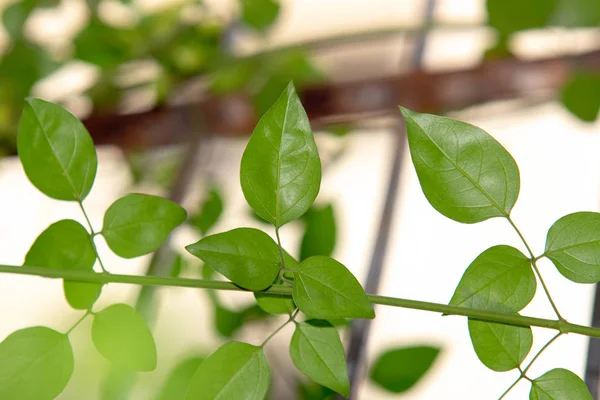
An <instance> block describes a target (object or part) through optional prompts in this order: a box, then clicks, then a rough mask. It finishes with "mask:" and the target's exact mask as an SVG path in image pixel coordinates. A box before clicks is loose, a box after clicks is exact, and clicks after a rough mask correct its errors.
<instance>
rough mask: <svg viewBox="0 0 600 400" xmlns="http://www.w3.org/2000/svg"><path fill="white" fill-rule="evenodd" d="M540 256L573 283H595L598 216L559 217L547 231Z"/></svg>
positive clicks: (599, 254) (599, 269)
mask: <svg viewBox="0 0 600 400" xmlns="http://www.w3.org/2000/svg"><path fill="white" fill-rule="evenodd" d="M544 256H545V257H547V258H548V259H550V260H551V261H552V262H553V263H554V265H555V266H556V268H557V269H558V272H560V273H561V274H563V275H564V276H565V278H567V279H570V280H572V281H573V282H578V283H595V282H599V281H600V214H599V213H594V212H577V213H574V214H569V215H565V216H564V217H562V218H560V219H559V220H558V221H556V222H555V223H554V224H553V225H552V226H551V227H550V230H548V237H547V238H546V252H545V253H544Z"/></svg>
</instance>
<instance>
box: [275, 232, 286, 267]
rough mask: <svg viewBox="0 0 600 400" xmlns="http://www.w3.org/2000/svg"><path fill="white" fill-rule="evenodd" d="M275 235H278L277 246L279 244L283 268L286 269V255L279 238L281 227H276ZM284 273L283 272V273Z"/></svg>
mask: <svg viewBox="0 0 600 400" xmlns="http://www.w3.org/2000/svg"><path fill="white" fill-rule="evenodd" d="M275 236H276V237H277V246H279V257H281V268H283V269H284V270H285V257H284V256H283V247H282V246H281V239H280V238H279V228H277V227H275ZM281 274H282V275H283V272H282V273H281Z"/></svg>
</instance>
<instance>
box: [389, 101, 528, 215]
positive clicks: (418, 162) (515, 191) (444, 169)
mask: <svg viewBox="0 0 600 400" xmlns="http://www.w3.org/2000/svg"><path fill="white" fill-rule="evenodd" d="M400 110H401V111H402V114H403V115H404V120H405V121H406V131H407V135H408V144H409V147H410V154H411V156H412V161H413V164H414V166H415V170H416V171H417V176H418V177H419V182H420V183H421V188H422V189H423V193H424V194H425V197H427V200H429V203H431V205H432V206H433V207H434V208H435V209H436V210H438V211H439V212H440V213H441V214H443V215H445V216H446V217H448V218H450V219H453V220H455V221H458V222H463V223H468V224H470V223H475V222H481V221H485V220H486V219H489V218H493V217H505V216H508V215H509V214H510V211H511V209H512V207H513V205H514V204H515V202H516V201H517V196H518V195H519V186H520V181H519V169H518V167H517V164H516V163H515V160H513V158H512V156H511V155H510V154H509V153H508V152H507V151H506V150H505V149H504V148H503V147H502V145H501V144H500V143H498V142H497V141H496V140H494V138H492V137H491V136H490V135H489V134H487V133H486V132H485V131H483V130H482V129H480V128H478V127H476V126H473V125H470V124H467V123H465V122H461V121H457V120H454V119H451V118H447V117H440V116H437V115H430V114H420V113H416V112H414V111H410V110H407V109H406V108H403V107H401V108H400Z"/></svg>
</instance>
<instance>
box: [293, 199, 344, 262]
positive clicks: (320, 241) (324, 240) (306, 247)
mask: <svg viewBox="0 0 600 400" xmlns="http://www.w3.org/2000/svg"><path fill="white" fill-rule="evenodd" d="M304 219H305V221H306V230H305V231H304V236H303V237H302V244H301V246H300V260H306V259H307V258H308V257H312V256H330V255H331V253H333V249H334V248H335V216H334V215H333V205H331V204H328V205H326V206H324V207H321V208H319V207H314V206H313V207H311V208H310V209H309V210H308V212H307V213H306V214H305V215H304Z"/></svg>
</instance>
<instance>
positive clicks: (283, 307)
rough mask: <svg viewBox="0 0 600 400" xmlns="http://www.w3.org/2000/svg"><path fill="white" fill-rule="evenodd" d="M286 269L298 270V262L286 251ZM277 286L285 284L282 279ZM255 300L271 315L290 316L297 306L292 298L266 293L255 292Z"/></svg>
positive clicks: (284, 254)
mask: <svg viewBox="0 0 600 400" xmlns="http://www.w3.org/2000/svg"><path fill="white" fill-rule="evenodd" d="M283 257H284V259H285V266H286V268H292V269H293V268H296V267H297V266H298V261H296V260H295V259H294V257H292V256H290V255H289V254H288V253H287V252H286V251H285V250H284V251H283ZM275 284H277V285H281V284H283V280H282V279H278V280H277V281H276V282H275ZM254 298H255V299H256V303H257V304H258V306H259V307H260V308H261V309H262V310H263V311H265V312H267V313H269V314H289V313H291V312H293V311H294V310H295V309H296V304H295V303H294V300H293V299H292V298H291V297H290V296H284V295H280V294H271V293H264V292H254Z"/></svg>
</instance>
